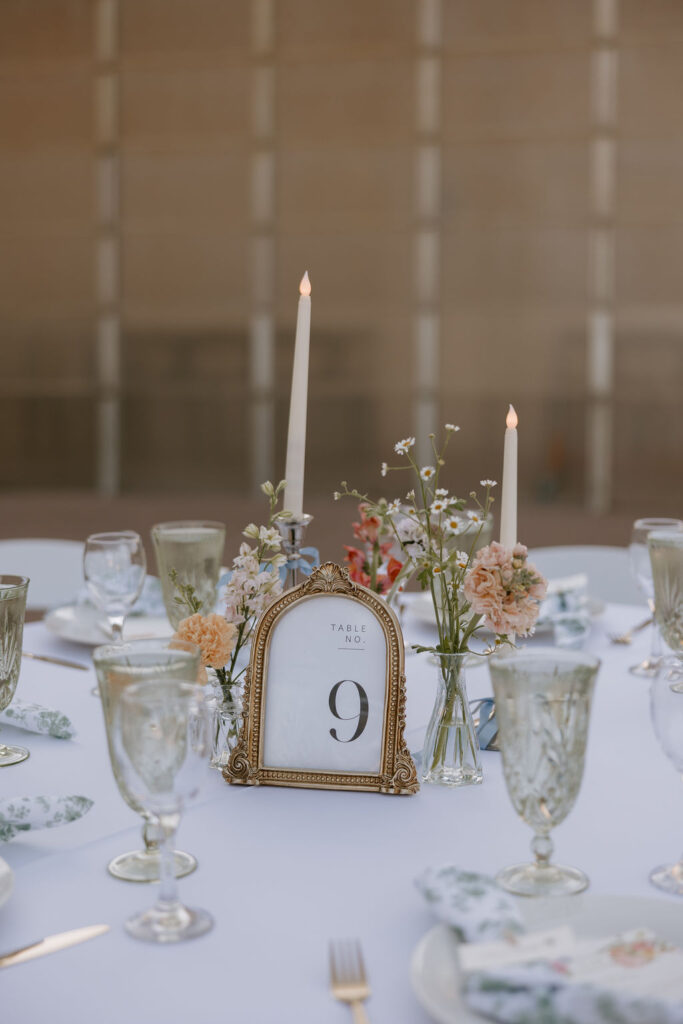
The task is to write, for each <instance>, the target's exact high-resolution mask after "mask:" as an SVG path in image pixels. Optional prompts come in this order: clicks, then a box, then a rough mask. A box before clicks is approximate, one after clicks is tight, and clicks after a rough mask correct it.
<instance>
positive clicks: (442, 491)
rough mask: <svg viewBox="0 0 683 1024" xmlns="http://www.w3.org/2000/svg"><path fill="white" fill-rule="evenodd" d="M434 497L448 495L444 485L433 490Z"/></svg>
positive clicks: (445, 496)
mask: <svg viewBox="0 0 683 1024" xmlns="http://www.w3.org/2000/svg"><path fill="white" fill-rule="evenodd" d="M434 497H435V498H447V497H448V491H447V490H446V488H445V487H437V489H436V490H435V491H434Z"/></svg>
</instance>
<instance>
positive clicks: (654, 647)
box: [648, 600, 662, 661]
mask: <svg viewBox="0 0 683 1024" xmlns="http://www.w3.org/2000/svg"><path fill="white" fill-rule="evenodd" d="M648 604H649V606H650V611H651V612H652V628H651V630H650V658H649V660H650V661H661V657H662V638H661V636H660V633H659V626H658V625H657V620H656V618H655V603H654V601H652V600H650V601H648Z"/></svg>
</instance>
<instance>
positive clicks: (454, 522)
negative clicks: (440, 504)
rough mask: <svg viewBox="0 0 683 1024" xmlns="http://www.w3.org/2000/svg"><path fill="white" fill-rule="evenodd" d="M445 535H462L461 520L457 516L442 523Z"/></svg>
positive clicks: (450, 517)
mask: <svg viewBox="0 0 683 1024" xmlns="http://www.w3.org/2000/svg"><path fill="white" fill-rule="evenodd" d="M444 528H445V530H446V533H448V534H450V535H451V536H452V537H455V535H456V534H457V533H462V520H461V519H460V517H459V516H449V517H448V519H447V520H446V522H445V523H444Z"/></svg>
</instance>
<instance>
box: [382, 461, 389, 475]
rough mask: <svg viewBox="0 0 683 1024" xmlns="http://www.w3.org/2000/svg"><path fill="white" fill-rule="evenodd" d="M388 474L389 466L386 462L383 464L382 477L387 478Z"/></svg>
mask: <svg viewBox="0 0 683 1024" xmlns="http://www.w3.org/2000/svg"><path fill="white" fill-rule="evenodd" d="M388 472H389V467H388V466H387V464H386V462H383V463H382V466H381V468H380V473H381V474H382V476H386V475H387V473H388Z"/></svg>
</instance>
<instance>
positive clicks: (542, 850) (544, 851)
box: [531, 833, 553, 871]
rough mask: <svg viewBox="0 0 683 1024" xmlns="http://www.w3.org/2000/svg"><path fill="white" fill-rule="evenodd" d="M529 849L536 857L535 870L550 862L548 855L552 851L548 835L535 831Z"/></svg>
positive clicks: (539, 869) (546, 865)
mask: <svg viewBox="0 0 683 1024" xmlns="http://www.w3.org/2000/svg"><path fill="white" fill-rule="evenodd" d="M531 849H532V850H533V854H534V857H535V858H536V865H535V866H536V870H537V871H542V870H543V869H544V868H547V867H548V865H549V864H550V856H551V854H552V852H553V843H552V840H551V838H550V836H544V835H540V834H539V833H536V835H535V836H534V838H533V839H532V841H531Z"/></svg>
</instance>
